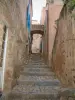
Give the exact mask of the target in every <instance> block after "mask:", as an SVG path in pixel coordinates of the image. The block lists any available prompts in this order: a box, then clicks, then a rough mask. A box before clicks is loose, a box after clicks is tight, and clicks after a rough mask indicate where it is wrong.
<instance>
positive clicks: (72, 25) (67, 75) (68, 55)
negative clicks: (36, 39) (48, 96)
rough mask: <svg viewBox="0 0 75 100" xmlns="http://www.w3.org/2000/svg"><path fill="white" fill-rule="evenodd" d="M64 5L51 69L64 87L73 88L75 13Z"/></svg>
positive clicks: (74, 75)
mask: <svg viewBox="0 0 75 100" xmlns="http://www.w3.org/2000/svg"><path fill="white" fill-rule="evenodd" d="M68 8H69V7H68V3H67V4H65V5H64V7H63V9H62V11H61V14H60V18H59V21H58V28H57V34H56V38H55V43H54V48H53V68H54V69H55V72H56V74H57V76H58V77H59V79H60V80H61V81H62V83H63V84H64V85H67V86H69V87H75V18H74V17H73V15H74V14H75V11H74V10H73V11H71V12H69V9H68Z"/></svg>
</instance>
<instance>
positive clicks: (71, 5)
mask: <svg viewBox="0 0 75 100" xmlns="http://www.w3.org/2000/svg"><path fill="white" fill-rule="evenodd" d="M68 7H69V10H70V11H72V10H73V9H74V8H75V0H69V2H68Z"/></svg>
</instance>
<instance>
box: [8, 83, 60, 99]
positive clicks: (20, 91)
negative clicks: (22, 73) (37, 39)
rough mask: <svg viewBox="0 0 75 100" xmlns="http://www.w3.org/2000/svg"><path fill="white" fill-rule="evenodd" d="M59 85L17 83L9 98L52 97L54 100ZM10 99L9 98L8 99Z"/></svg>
mask: <svg viewBox="0 0 75 100" xmlns="http://www.w3.org/2000/svg"><path fill="white" fill-rule="evenodd" d="M59 91H60V87H51V86H45V87H44V86H41V87H40V86H28V87H25V85H17V86H16V87H15V88H14V89H13V91H12V92H11V94H10V98H16V99H18V98H21V99H22V98H23V99H26V100H27V99H29V100H31V99H32V100H33V99H52V98H54V99H55V100H56V98H57V96H58V93H59ZM10 100H11V99H10Z"/></svg>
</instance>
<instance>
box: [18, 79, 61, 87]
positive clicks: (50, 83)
mask: <svg viewBox="0 0 75 100" xmlns="http://www.w3.org/2000/svg"><path fill="white" fill-rule="evenodd" d="M18 84H21V85H25V86H29V85H34V86H35V85H37V86H60V85H61V84H60V82H59V81H58V80H57V79H55V80H48V81H47V80H45V81H38V80H37V81H36V80H35V81H33V80H31V81H26V80H18Z"/></svg>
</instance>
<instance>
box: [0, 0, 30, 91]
mask: <svg viewBox="0 0 75 100" xmlns="http://www.w3.org/2000/svg"><path fill="white" fill-rule="evenodd" d="M27 1H28V0H18V1H17V0H0V23H1V24H3V25H4V26H6V28H7V30H6V34H7V37H6V38H7V49H6V58H5V64H3V75H4V77H3V78H4V79H3V90H4V92H9V91H10V90H11V89H12V88H13V86H14V85H15V84H16V79H17V78H18V77H19V74H20V70H21V69H22V67H23V64H24V62H25V55H26V41H27V30H26V6H27ZM0 34H1V32H0ZM0 41H1V39H0ZM4 57H5V56H4Z"/></svg>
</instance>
